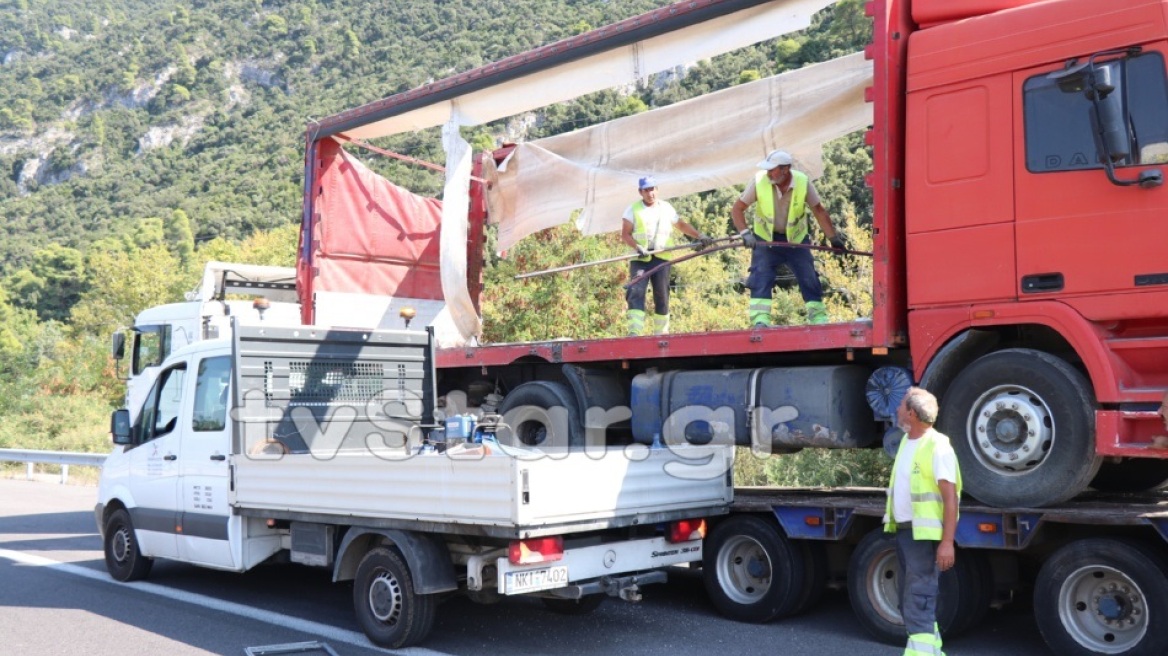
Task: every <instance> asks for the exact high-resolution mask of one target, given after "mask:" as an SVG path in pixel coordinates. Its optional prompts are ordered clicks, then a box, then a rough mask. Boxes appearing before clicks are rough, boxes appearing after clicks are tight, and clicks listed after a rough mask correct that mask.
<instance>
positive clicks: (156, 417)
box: [134, 365, 186, 444]
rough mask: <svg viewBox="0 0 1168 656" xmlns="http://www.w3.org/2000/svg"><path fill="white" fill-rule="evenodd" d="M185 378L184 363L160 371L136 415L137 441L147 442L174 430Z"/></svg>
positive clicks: (135, 429)
mask: <svg viewBox="0 0 1168 656" xmlns="http://www.w3.org/2000/svg"><path fill="white" fill-rule="evenodd" d="M185 379H186V365H179V366H177V367H172V368H170V369H167V370H166V371H164V372H162V374H161V375H159V376H158V380H157V381H156V382H155V383H154V387H153V388H152V389H151V390H150V396H148V397H147V398H146V404H145V405H143V406H142V413H141V414H140V415H139V416H138V423H137V425H136V426H135V427H134V431H135V434H136V437H137V439H136V440H135V441H136V442H137V443H139V444H141V443H143V442H149V441H150V440H152V439H154V438H156V437H161V436H163V435H166V434H167V433H170V432H171V431H173V430H174V428H175V426H177V425H178V413H179V408H180V406H181V404H182V387H183V381H184V380H185Z"/></svg>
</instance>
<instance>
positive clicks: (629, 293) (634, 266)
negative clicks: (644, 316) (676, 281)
mask: <svg viewBox="0 0 1168 656" xmlns="http://www.w3.org/2000/svg"><path fill="white" fill-rule="evenodd" d="M664 262H666V260H664V259H662V258H660V257H657V256H656V255H654V256H653V257H652V258H651V259H650V260H649V261H648V262H638V261H637V260H633V261H632V262H630V263H629V279H630V280H632V279H633V278H636V277H637V276H639V275H641V272H643V271H648V270H649V269H652V268H653V267H655V266H657V265H658V264H662V263H664ZM670 268H671V267H668V266H663V267H661V268H660V269H658V270H657V271H656V272H654V273H653V275H651V276H649V277H648V278H644V279H642V280H641V282H639V283H637V284H635V285H631V286H630V287H629V288H628V289H626V290H625V301H626V302H627V303H628V304H629V309H630V310H642V311H644V309H645V293H646V291H647V290H648V287H649V284H650V283H652V284H653V308H654V312H655V313H656V314H658V315H661V316H665V315H667V314H669V269H670Z"/></svg>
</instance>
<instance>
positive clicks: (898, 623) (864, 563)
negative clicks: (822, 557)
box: [848, 529, 907, 645]
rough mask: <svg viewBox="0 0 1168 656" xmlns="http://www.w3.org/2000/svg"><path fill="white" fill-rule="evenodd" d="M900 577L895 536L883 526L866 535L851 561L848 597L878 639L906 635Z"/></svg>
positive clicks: (894, 640)
mask: <svg viewBox="0 0 1168 656" xmlns="http://www.w3.org/2000/svg"><path fill="white" fill-rule="evenodd" d="M899 580H900V564H899V563H898V562H897V560H896V538H895V536H894V535H893V534H891V533H884V532H883V530H882V529H877V530H875V531H872V532H871V533H869V534H868V535H865V536H864V538H863V539H862V540H860V544H858V545H856V550H855V551H853V552H852V557H851V559H849V561H848V601H850V602H851V604H852V610H853V611H854V612H855V614H856V619H858V620H859V621H860V625H861V626H863V627H864V628H865V629H867V630H868V633H871V634H872V635H873V636H875V637H876V639H877V640H880V641H881V642H886V643H888V644H892V645H896V644H901V643H903V642H904V641H905V638H906V637H907V636H906V635H905V632H904V620H903V619H902V618H901V616H900V592H899V591H898V590H897V588H896V585H897V581H899Z"/></svg>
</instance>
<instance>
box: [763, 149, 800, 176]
mask: <svg viewBox="0 0 1168 656" xmlns="http://www.w3.org/2000/svg"><path fill="white" fill-rule="evenodd" d="M793 163H794V160H793V159H791V154H790V153H788V152H787V151H785V150H772V151H771V154H770V155H767V158H766V159H764V160H763V161H761V162H759V163H758V168H760V169H763V170H764V171H769V170H771V169H773V168H775V167H776V166H790V165H791V164H793Z"/></svg>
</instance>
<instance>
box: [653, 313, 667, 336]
mask: <svg viewBox="0 0 1168 656" xmlns="http://www.w3.org/2000/svg"><path fill="white" fill-rule="evenodd" d="M668 333H669V315H668V314H654V315H653V334H654V335H666V334H668Z"/></svg>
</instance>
